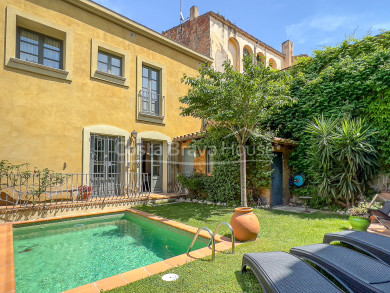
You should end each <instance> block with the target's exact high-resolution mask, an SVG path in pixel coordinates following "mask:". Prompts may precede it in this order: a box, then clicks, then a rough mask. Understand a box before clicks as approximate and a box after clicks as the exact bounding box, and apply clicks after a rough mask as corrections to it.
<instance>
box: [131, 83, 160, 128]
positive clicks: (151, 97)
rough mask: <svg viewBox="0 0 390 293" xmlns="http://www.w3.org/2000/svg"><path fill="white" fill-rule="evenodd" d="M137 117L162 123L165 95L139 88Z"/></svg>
mask: <svg viewBox="0 0 390 293" xmlns="http://www.w3.org/2000/svg"><path fill="white" fill-rule="evenodd" d="M137 118H138V119H139V120H145V121H148V122H154V123H164V120H165V96H162V95H160V94H157V93H156V92H153V91H149V90H140V91H139V93H138V113H137Z"/></svg>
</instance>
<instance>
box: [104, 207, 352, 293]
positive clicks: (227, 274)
mask: <svg viewBox="0 0 390 293" xmlns="http://www.w3.org/2000/svg"><path fill="white" fill-rule="evenodd" d="M138 209H140V210H143V211H146V212H148V213H152V214H155V215H159V216H163V217H165V218H168V219H172V220H175V221H178V222H181V223H185V224H188V225H191V226H194V227H202V226H207V227H209V228H211V229H212V230H213V231H215V229H216V227H217V225H218V224H219V223H220V222H222V221H225V222H230V218H231V216H232V215H233V212H234V208H232V207H220V206H211V205H205V204H197V203H178V204H170V205H161V206H142V207H138ZM254 212H255V214H256V215H257V216H258V218H259V220H260V225H261V228H260V234H259V237H258V239H257V240H256V241H254V242H249V243H245V244H242V245H240V246H238V247H237V248H236V253H235V254H234V255H231V254H228V253H218V254H217V255H216V260H215V262H211V261H208V260H197V261H194V262H191V263H188V264H186V265H183V266H181V267H178V268H173V269H171V270H170V271H168V272H169V273H176V274H178V275H179V276H180V278H179V280H178V281H176V282H164V281H162V280H161V276H162V275H163V274H166V273H167V272H164V273H162V274H158V275H154V276H151V277H149V278H146V279H143V280H140V281H138V282H135V283H131V284H128V285H126V286H124V287H121V288H117V289H114V290H112V291H110V292H115V293H119V292H159V293H160V292H170V293H172V292H259V291H261V287H260V285H259V284H258V282H257V279H256V277H255V276H254V275H253V274H252V273H251V272H248V273H245V274H244V275H242V274H241V272H240V268H241V260H242V256H243V255H244V254H245V253H248V252H261V251H276V250H284V251H289V249H290V248H291V247H294V246H300V245H307V244H312V243H321V242H322V240H323V236H324V234H325V233H327V232H336V231H341V230H345V229H348V228H349V227H350V226H349V223H348V221H347V217H346V216H339V215H335V214H327V213H320V212H318V213H313V214H309V215H307V214H295V213H287V212H282V211H274V210H262V209H255V210H254ZM224 229H226V230H224ZM227 230H228V229H227V228H221V230H220V232H221V234H224V233H226V234H228V231H227Z"/></svg>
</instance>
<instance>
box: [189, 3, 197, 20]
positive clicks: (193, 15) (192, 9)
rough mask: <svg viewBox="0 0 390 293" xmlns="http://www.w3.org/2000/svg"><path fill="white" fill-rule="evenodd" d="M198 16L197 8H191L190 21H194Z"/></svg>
mask: <svg viewBox="0 0 390 293" xmlns="http://www.w3.org/2000/svg"><path fill="white" fill-rule="evenodd" d="M198 16H199V8H198V6H195V5H194V6H192V7H191V9H190V20H194V19H196V18H198Z"/></svg>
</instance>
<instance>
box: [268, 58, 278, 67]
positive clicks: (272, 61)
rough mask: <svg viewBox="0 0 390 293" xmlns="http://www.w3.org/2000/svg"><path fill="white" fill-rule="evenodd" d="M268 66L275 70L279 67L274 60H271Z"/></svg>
mask: <svg viewBox="0 0 390 293" xmlns="http://www.w3.org/2000/svg"><path fill="white" fill-rule="evenodd" d="M268 66H271V67H272V68H273V69H277V68H278V66H277V65H276V61H275V60H274V59H272V58H271V59H269V61H268Z"/></svg>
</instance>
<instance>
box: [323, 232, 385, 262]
mask: <svg viewBox="0 0 390 293" xmlns="http://www.w3.org/2000/svg"><path fill="white" fill-rule="evenodd" d="M333 241H340V242H343V243H347V244H349V245H352V246H354V247H356V248H358V249H360V250H363V251H364V252H366V253H368V254H369V255H371V256H372V257H375V258H376V259H378V260H379V261H381V262H383V263H386V264H388V265H390V237H386V236H383V235H378V234H375V233H369V232H362V231H342V232H336V233H328V234H326V235H325V237H324V243H331V242H333Z"/></svg>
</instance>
